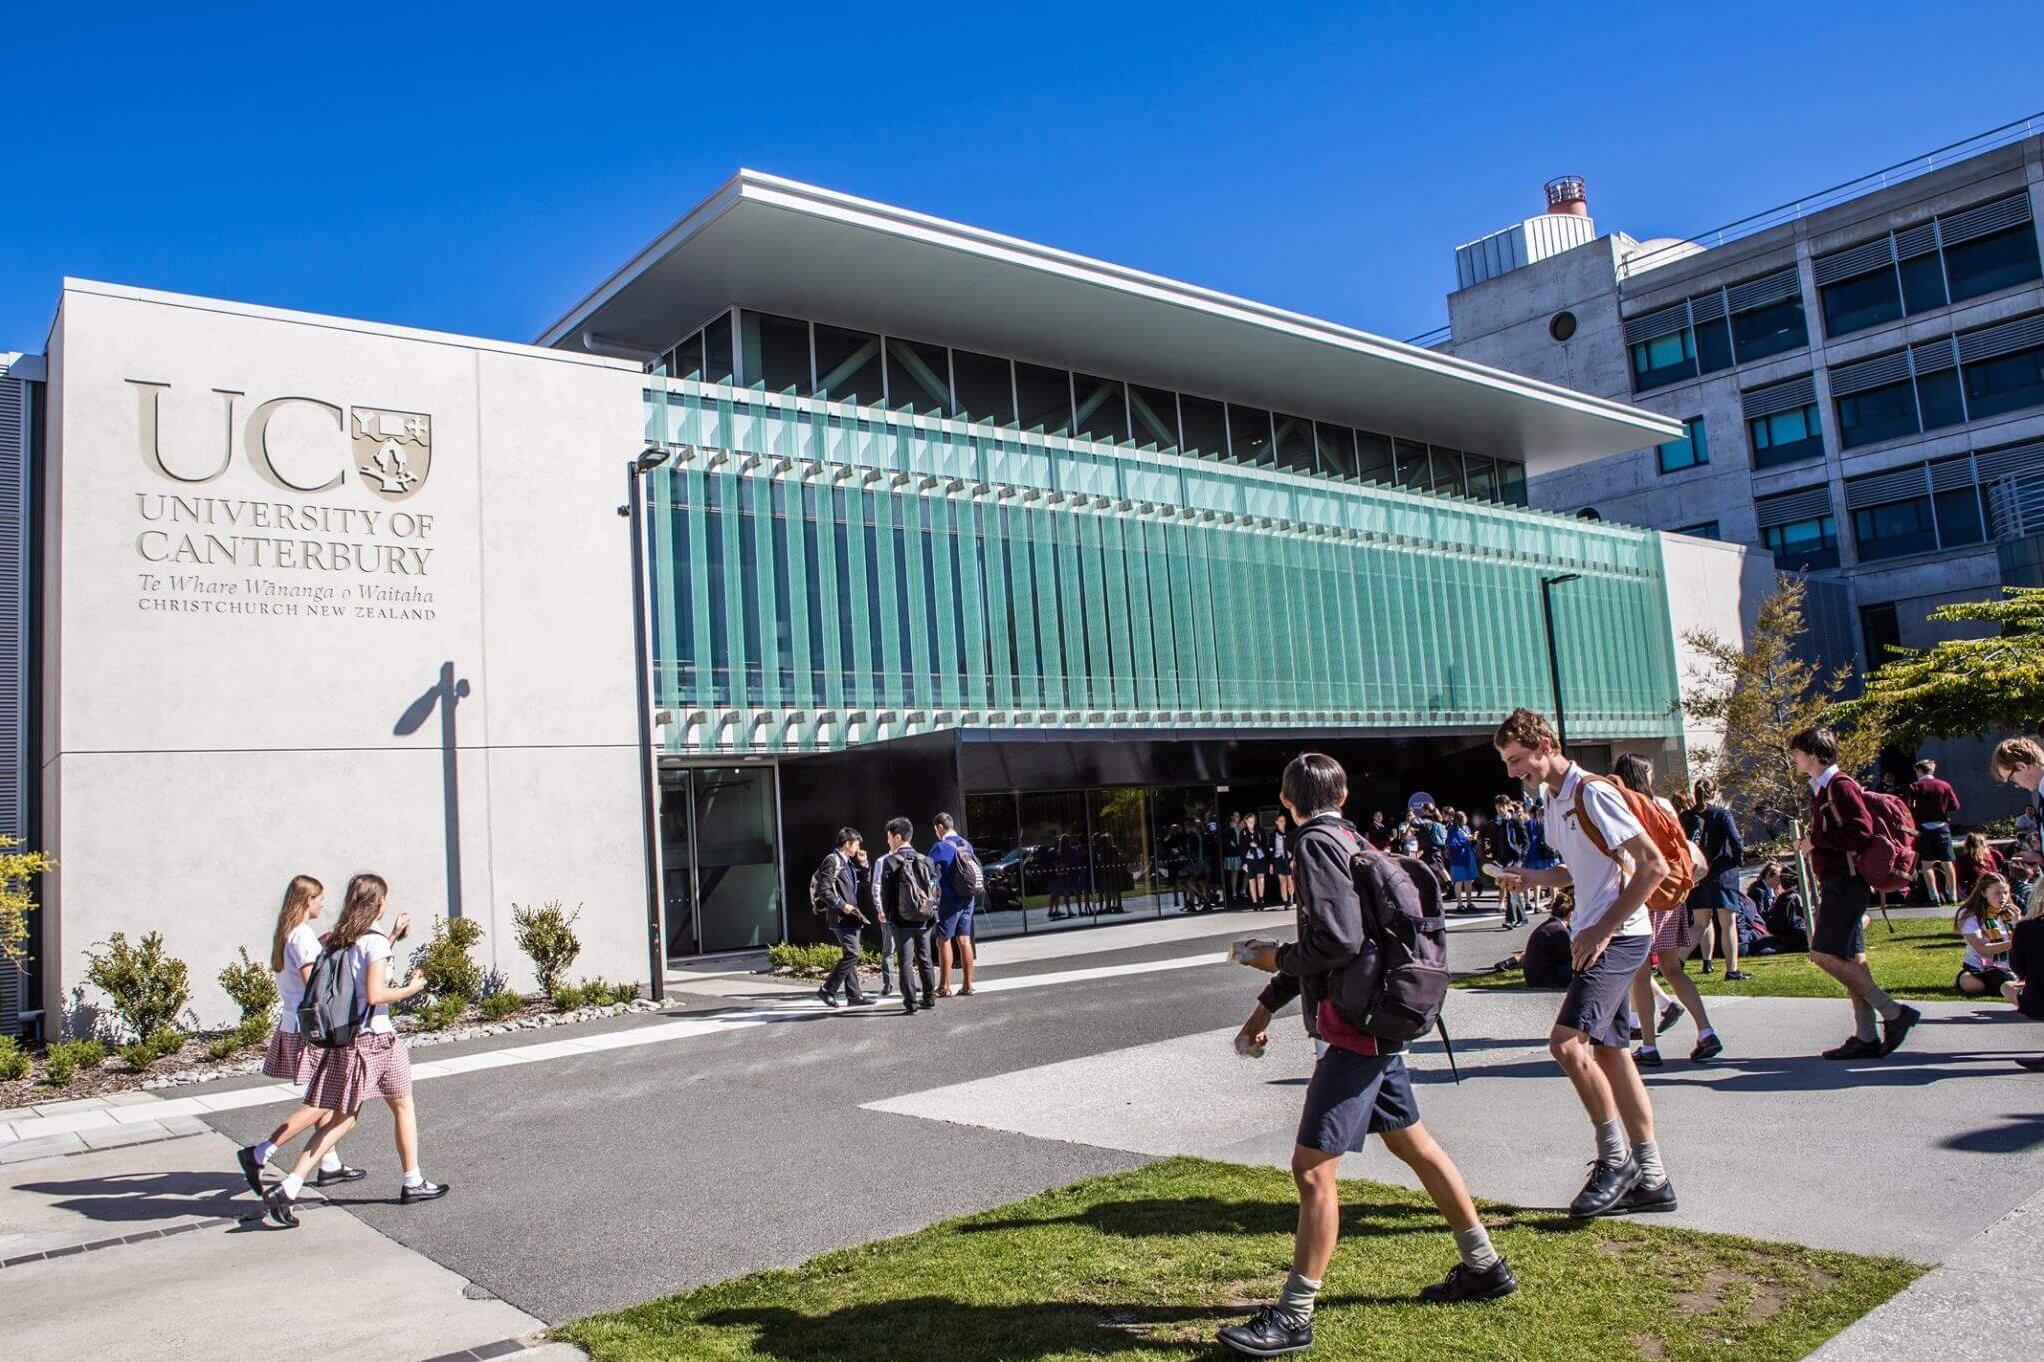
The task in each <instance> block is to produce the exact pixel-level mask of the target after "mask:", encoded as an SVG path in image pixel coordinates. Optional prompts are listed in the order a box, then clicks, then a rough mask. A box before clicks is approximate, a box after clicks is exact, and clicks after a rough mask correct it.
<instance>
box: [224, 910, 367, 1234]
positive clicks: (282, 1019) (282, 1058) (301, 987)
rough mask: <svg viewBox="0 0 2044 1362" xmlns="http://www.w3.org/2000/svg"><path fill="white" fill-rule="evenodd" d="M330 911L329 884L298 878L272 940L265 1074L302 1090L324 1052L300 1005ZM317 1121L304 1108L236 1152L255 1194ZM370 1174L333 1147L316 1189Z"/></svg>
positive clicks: (323, 1163)
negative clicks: (302, 1020) (302, 1030)
mask: <svg viewBox="0 0 2044 1362" xmlns="http://www.w3.org/2000/svg"><path fill="white" fill-rule="evenodd" d="M325 909H326V886H325V885H322V884H321V883H320V882H319V881H318V880H316V879H314V878H313V877H312V876H310V875H293V876H292V877H291V883H290V884H289V885H287V886H285V889H284V902H283V905H282V906H281V907H280V908H278V910H277V927H276V930H275V932H273V933H272V934H271V937H270V968H271V969H272V970H274V971H276V975H277V999H278V1004H279V1006H278V1009H277V1027H276V1030H274V1031H272V1032H271V1033H270V1047H269V1049H268V1050H266V1051H264V1052H263V1073H264V1074H266V1075H267V1076H269V1077H271V1078H281V1079H283V1080H285V1081H286V1082H289V1083H295V1084H297V1085H298V1086H299V1087H304V1086H305V1085H306V1084H307V1083H310V1082H311V1081H312V1071H313V1069H314V1067H315V1066H317V1064H318V1063H319V1055H320V1052H319V1051H318V1050H315V1049H312V1048H311V1047H310V1046H308V1045H306V1043H305V1038H304V1036H302V1035H300V1034H299V1031H298V1004H300V1003H301V1002H303V1001H305V979H306V976H307V975H309V974H311V973H312V963H313V961H315V960H317V959H319V953H320V950H321V949H322V947H321V944H320V939H319V933H318V931H316V930H315V929H314V928H313V926H312V924H313V923H314V922H315V921H317V920H318V918H319V915H320V914H321V913H322V912H324V911H325ZM318 1120H319V1109H318V1108H317V1107H308V1106H300V1107H299V1108H298V1110H296V1111H294V1112H292V1113H291V1115H290V1116H288V1117H287V1118H285V1120H284V1123H283V1124H282V1125H280V1126H278V1127H277V1128H276V1129H275V1130H273V1131H271V1132H270V1134H269V1137H268V1138H267V1139H262V1140H258V1141H256V1142H255V1143H254V1144H252V1145H249V1146H247V1147H246V1148H244V1149H238V1150H236V1151H235V1158H236V1159H237V1160H238V1161H239V1162H240V1164H241V1173H242V1176H243V1177H245V1178H247V1179H248V1189H249V1190H250V1191H251V1192H254V1193H255V1194H256V1195H257V1196H261V1195H262V1194H263V1165H264V1164H267V1163H268V1162H269V1161H270V1156H271V1155H272V1154H274V1153H276V1152H277V1149H278V1148H279V1147H280V1146H282V1145H287V1144H289V1143H291V1141H293V1140H295V1139H297V1138H298V1137H299V1136H300V1135H303V1134H304V1133H305V1132H306V1131H308V1130H310V1129H312V1127H313V1124H314V1123H315V1122H316V1121H318ZM367 1176H368V1174H367V1173H364V1172H363V1171H362V1170H361V1169H359V1168H350V1167H349V1166H348V1165H347V1164H345V1163H342V1162H341V1155H340V1151H339V1150H337V1149H329V1150H328V1151H327V1152H326V1154H325V1155H324V1156H323V1157H322V1158H321V1159H320V1161H319V1171H318V1172H317V1173H315V1174H314V1175H313V1179H312V1185H313V1186H315V1187H331V1186H334V1185H335V1184H337V1183H343V1182H355V1181H358V1180H360V1179H362V1178H365V1177H367Z"/></svg>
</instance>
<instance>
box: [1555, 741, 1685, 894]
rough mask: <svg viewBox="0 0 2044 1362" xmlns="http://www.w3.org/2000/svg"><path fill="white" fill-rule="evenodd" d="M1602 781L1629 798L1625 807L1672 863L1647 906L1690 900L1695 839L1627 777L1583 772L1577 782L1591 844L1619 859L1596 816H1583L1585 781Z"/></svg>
mask: <svg viewBox="0 0 2044 1362" xmlns="http://www.w3.org/2000/svg"><path fill="white" fill-rule="evenodd" d="M1592 780H1595V781H1599V782H1601V783H1603V784H1605V785H1609V786H1610V787H1611V788H1612V789H1614V790H1616V791H1618V797H1619V798H1620V799H1623V800H1624V801H1625V807H1626V808H1628V809H1630V810H1632V816H1633V818H1634V820H1635V821H1637V822H1638V823H1639V825H1640V827H1641V828H1643V829H1645V831H1646V834H1647V840H1648V841H1650V842H1652V843H1653V844H1654V845H1655V846H1657V847H1659V848H1660V850H1661V857H1662V859H1663V860H1665V861H1667V863H1668V876H1667V878H1666V879H1664V880H1662V881H1661V882H1660V883H1659V884H1657V885H1655V886H1654V892H1653V893H1651V894H1648V895H1647V903H1646V906H1647V908H1648V909H1649V910H1650V911H1652V912H1656V913H1664V912H1667V911H1668V910H1669V909H1671V908H1680V907H1683V906H1684V905H1685V904H1687V903H1688V902H1689V891H1690V890H1692V889H1694V888H1695V887H1696V881H1697V869H1696V862H1695V860H1694V859H1692V857H1693V856H1694V855H1695V843H1693V842H1691V841H1690V840H1689V838H1688V836H1687V835H1686V834H1685V833H1684V832H1683V831H1682V824H1681V823H1680V822H1679V821H1677V819H1676V818H1675V816H1674V815H1673V814H1671V813H1669V812H1668V811H1667V810H1666V809H1664V808H1662V807H1661V806H1660V805H1659V804H1656V803H1655V802H1654V801H1653V797H1652V796H1651V795H1643V794H1641V793H1639V792H1638V791H1637V790H1634V789H1632V788H1631V787H1630V786H1628V785H1626V784H1625V783H1624V782H1623V781H1617V780H1613V779H1612V778H1611V777H1609V776H1593V775H1591V774H1590V773H1589V772H1588V771H1585V772H1583V775H1582V780H1581V781H1579V782H1577V785H1576V815H1577V816H1576V822H1577V823H1578V824H1579V825H1580V826H1581V827H1582V829H1583V835H1584V836H1586V837H1588V838H1589V839H1590V842H1591V845H1593V846H1595V847H1596V848H1597V850H1599V851H1601V852H1603V853H1604V854H1605V855H1606V856H1609V857H1610V858H1611V859H1612V860H1614V861H1615V860H1617V859H1618V853H1617V851H1616V850H1615V849H1614V848H1612V847H1608V846H1606V845H1604V836H1603V834H1602V833H1600V832H1598V831H1597V824H1596V822H1595V821H1594V820H1592V819H1589V818H1586V817H1583V816H1582V808H1583V784H1584V783H1587V782H1589V781H1592Z"/></svg>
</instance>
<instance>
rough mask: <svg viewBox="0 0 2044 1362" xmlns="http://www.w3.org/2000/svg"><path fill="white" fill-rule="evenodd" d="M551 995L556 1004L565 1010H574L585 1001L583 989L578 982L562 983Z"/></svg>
mask: <svg viewBox="0 0 2044 1362" xmlns="http://www.w3.org/2000/svg"><path fill="white" fill-rule="evenodd" d="M549 996H550V997H552V999H553V1002H554V1006H555V1007H557V1008H559V1009H560V1010H561V1011H563V1012H573V1011H574V1010H575V1009H576V1008H578V1007H580V1006H582V1002H583V996H582V989H581V987H580V986H579V985H576V984H562V985H561V986H560V987H559V988H557V989H555V990H554V991H553V993H552V994H550V995H549Z"/></svg>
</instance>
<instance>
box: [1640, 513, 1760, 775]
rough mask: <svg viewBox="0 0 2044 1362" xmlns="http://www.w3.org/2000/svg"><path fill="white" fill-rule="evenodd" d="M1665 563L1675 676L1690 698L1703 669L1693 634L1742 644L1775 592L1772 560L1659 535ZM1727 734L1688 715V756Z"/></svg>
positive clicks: (1685, 739) (1731, 548)
mask: <svg viewBox="0 0 2044 1362" xmlns="http://www.w3.org/2000/svg"><path fill="white" fill-rule="evenodd" d="M1661 561H1662V563H1663V565H1664V567H1665V568H1666V572H1667V582H1668V621H1669V625H1670V627H1671V628H1672V629H1673V630H1674V633H1675V675H1676V679H1677V684H1678V685H1680V687H1681V690H1682V694H1683V695H1684V696H1685V697H1687V696H1688V695H1690V694H1692V693H1693V692H1694V690H1695V689H1696V686H1697V677H1698V675H1699V674H1700V673H1702V672H1703V671H1704V670H1705V669H1704V664H1703V657H1702V654H1701V653H1700V652H1699V651H1698V650H1697V649H1696V648H1694V647H1692V646H1691V645H1690V644H1689V643H1688V642H1686V641H1685V640H1686V636H1687V635H1689V634H1692V633H1711V634H1715V635H1717V636H1718V637H1719V638H1721V639H1724V640H1726V641H1728V642H1735V643H1738V644H1741V645H1743V644H1744V643H1745V641H1746V637H1747V635H1748V633H1750V632H1751V630H1752V628H1753V626H1754V624H1755V623H1756V622H1758V620H1759V618H1760V603H1761V602H1762V601H1764V600H1765V599H1766V598H1767V594H1768V593H1769V592H1770V591H1772V590H1774V583H1775V576H1776V573H1775V568H1774V560H1773V559H1772V558H1771V557H1770V556H1768V555H1767V554H1765V553H1761V552H1759V551H1758V550H1756V549H1749V548H1746V547H1744V546H1743V545H1739V544H1724V543H1719V542H1717V541H1715V540H1710V539H1693V538H1691V537H1690V536H1688V535H1682V534H1664V535H1662V536H1661ZM1723 740H1724V731H1723V730H1722V729H1718V728H1713V727H1711V726H1709V725H1705V724H1700V723H1697V722H1696V721H1695V720H1694V719H1691V718H1689V717H1688V716H1686V715H1685V716H1684V719H1683V726H1682V742H1683V747H1684V756H1685V758H1686V756H1687V754H1688V753H1690V752H1693V751H1695V750H1697V749H1698V748H1704V747H1709V748H1715V747H1716V746H1718V744H1719V743H1720V742H1722V741H1723Z"/></svg>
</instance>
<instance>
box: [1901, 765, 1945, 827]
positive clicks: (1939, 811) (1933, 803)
mask: <svg viewBox="0 0 2044 1362" xmlns="http://www.w3.org/2000/svg"><path fill="white" fill-rule="evenodd" d="M1902 797H1903V798H1904V799H1905V800H1907V801H1908V803H1909V816H1910V817H1911V818H1914V819H1915V820H1916V826H1918V827H1919V828H1924V827H1929V826H1930V825H1931V824H1933V823H1942V824H1944V825H1945V826H1946V827H1950V826H1951V823H1952V815H1953V814H1955V813H1957V812H1958V811H1959V792H1958V791H1957V790H1954V789H1953V788H1952V787H1951V786H1949V785H1947V784H1946V783H1945V782H1944V781H1942V780H1939V779H1938V778H1937V777H1936V776H1925V777H1923V778H1922V779H1921V780H1918V781H1915V782H1913V783H1912V784H1911V785H1910V787H1909V788H1908V790H1906V791H1904V792H1903V796H1902Z"/></svg>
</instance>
